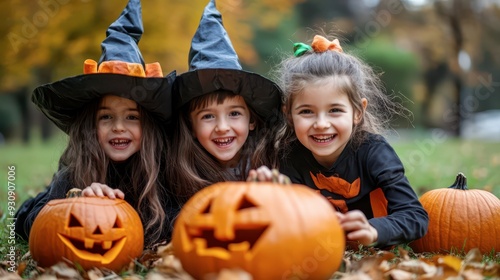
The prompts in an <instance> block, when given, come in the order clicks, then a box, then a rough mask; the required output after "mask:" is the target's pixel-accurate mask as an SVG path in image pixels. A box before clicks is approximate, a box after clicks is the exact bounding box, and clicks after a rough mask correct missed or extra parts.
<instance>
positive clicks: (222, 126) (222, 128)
mask: <svg viewBox="0 0 500 280" xmlns="http://www.w3.org/2000/svg"><path fill="white" fill-rule="evenodd" d="M228 130H229V124H228V122H227V121H226V120H224V119H220V120H219V121H218V122H217V125H216V126H215V131H216V132H226V131H228Z"/></svg>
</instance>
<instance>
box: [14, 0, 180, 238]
mask: <svg viewBox="0 0 500 280" xmlns="http://www.w3.org/2000/svg"><path fill="white" fill-rule="evenodd" d="M143 31H144V30H143V24H142V8H141V2H140V0H129V2H128V4H127V6H126V8H125V9H124V10H123V12H122V13H121V14H120V16H119V17H118V19H117V20H116V21H115V22H113V23H112V24H111V25H110V26H109V28H108V30H107V32H106V38H105V39H104V40H103V42H102V43H101V49H102V54H101V57H100V59H99V62H95V61H93V60H91V59H87V60H86V61H85V62H84V74H83V75H78V76H73V77H68V78H65V79H62V80H59V81H56V82H53V83H49V84H45V85H41V86H39V87H37V88H36V89H35V90H34V91H33V94H32V97H31V99H32V101H33V103H34V104H35V105H36V106H38V108H39V109H40V110H41V111H42V112H43V113H44V114H45V116H47V118H49V119H50V120H51V121H52V122H53V123H54V124H55V125H57V126H58V127H59V128H60V129H61V130H62V131H64V132H65V133H69V131H70V127H71V126H72V125H73V124H74V121H75V119H76V118H78V115H79V114H80V113H81V112H82V109H83V108H85V106H88V105H90V104H92V103H95V102H97V101H98V100H99V99H100V98H102V97H104V96H106V95H115V96H119V97H122V98H127V99H130V100H133V101H135V102H136V103H137V104H138V106H141V107H142V108H143V109H144V110H146V111H148V112H149V113H151V115H153V116H154V117H155V118H156V119H157V120H158V124H157V125H158V126H163V125H165V128H166V126H167V124H168V122H169V121H170V117H171V115H172V95H171V89H172V85H173V83H174V80H175V76H176V73H175V71H172V72H171V73H169V74H168V75H167V76H163V72H162V70H161V67H160V65H159V63H149V64H146V63H144V59H143V57H142V54H141V52H140V50H139V47H138V43H139V40H140V39H141V37H142V34H143ZM96 129H97V128H96ZM78 140H79V141H82V142H83V144H85V143H86V142H85V140H84V139H78ZM84 148H85V147H84ZM158 152H159V153H161V152H163V151H158ZM137 154H138V153H135V154H134V155H133V156H132V157H130V158H129V159H128V160H127V161H126V162H123V163H109V166H108V167H107V168H108V169H107V174H106V182H99V183H102V184H106V185H108V186H109V187H111V188H117V189H120V190H121V191H123V192H124V194H125V200H126V201H127V202H128V203H129V204H131V205H132V207H134V208H135V209H136V210H138V212H140V216H141V219H142V222H143V225H144V224H145V223H146V220H149V217H153V216H155V215H157V213H150V212H151V210H150V209H149V207H148V206H149V205H141V207H140V208H141V209H138V199H139V197H140V193H133V192H134V191H133V189H134V188H133V186H132V182H131V179H130V178H131V175H130V174H131V168H132V165H133V164H132V161H133V160H134V158H135V157H137V156H138V155H137ZM162 156H163V157H165V156H166V155H162ZM136 160H137V159H136ZM164 161H165V159H162V160H159V162H158V164H162V163H163V162H164ZM160 162H162V163H160ZM66 163H68V162H66ZM65 166H67V164H64V163H60V166H59V170H58V171H57V173H56V174H55V175H54V177H53V179H52V182H51V184H50V185H49V186H48V187H47V189H46V190H45V191H43V192H41V193H39V194H38V195H37V196H36V197H35V198H31V199H28V200H27V201H25V202H24V203H23V204H22V205H21V207H20V209H19V210H18V211H17V213H16V218H17V221H16V229H15V231H16V233H17V234H18V235H19V237H21V238H23V239H26V240H28V237H29V234H30V230H31V226H32V224H33V222H34V220H35V218H36V216H37V215H38V213H39V212H40V210H41V209H42V208H43V206H45V204H47V202H48V201H50V200H52V199H60V198H64V197H65V196H66V193H67V191H68V190H70V189H71V188H74V187H77V188H81V189H83V188H85V187H87V186H74V185H73V184H72V183H71V181H72V180H71V176H70V172H71V171H68V169H67V168H66V167H65ZM165 168H166V167H165V166H164V164H163V166H162V167H161V168H160V174H158V177H159V180H158V181H159V182H162V184H163V186H162V187H161V188H160V186H159V188H160V189H158V190H157V192H158V195H159V196H160V197H159V199H160V201H161V203H162V206H163V208H164V211H165V214H166V219H168V220H167V222H168V223H167V224H166V225H165V226H164V228H162V229H161V230H162V233H161V238H162V239H167V240H168V239H170V235H171V231H172V227H173V225H172V223H173V222H172V221H173V220H174V218H175V217H176V215H177V213H178V212H179V208H180V207H179V206H178V205H177V203H175V202H174V201H171V200H172V197H173V196H172V195H171V194H170V193H168V190H167V187H166V184H167V181H166V180H165V178H164V177H165V176H164V175H163V173H164V171H165ZM141 180H143V182H141V183H144V184H146V183H145V182H146V181H147V178H141ZM141 183H139V186H135V187H136V188H135V189H136V190H137V192H141V191H142V187H141V186H140V185H141ZM145 204H147V202H146V203H145ZM150 237H151V236H150V235H149V234H148V232H145V244H148V243H151V240H148V238H150ZM149 245H151V244H149Z"/></svg>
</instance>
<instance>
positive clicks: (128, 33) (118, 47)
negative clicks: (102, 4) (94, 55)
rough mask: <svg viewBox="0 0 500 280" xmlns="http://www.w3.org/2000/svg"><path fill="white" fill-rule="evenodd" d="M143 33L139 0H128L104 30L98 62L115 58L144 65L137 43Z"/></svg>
mask: <svg viewBox="0 0 500 280" xmlns="http://www.w3.org/2000/svg"><path fill="white" fill-rule="evenodd" d="M143 33H144V27H143V25H142V7H141V1H140V0H129V2H128V4H127V6H126V7H125V9H124V10H123V12H122V13H121V14H120V16H119V17H118V19H117V20H116V21H115V22H113V23H112V24H111V25H110V26H109V27H108V30H107V31H106V38H105V39H104V41H102V43H101V49H102V54H101V58H100V59H99V64H100V63H101V62H103V61H111V60H117V61H125V62H132V63H140V64H142V66H144V59H143V58H142V54H141V52H140V50H139V47H138V45H137V44H138V43H139V41H140V40H141V37H142V34H143Z"/></svg>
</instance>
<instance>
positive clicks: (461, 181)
mask: <svg viewBox="0 0 500 280" xmlns="http://www.w3.org/2000/svg"><path fill="white" fill-rule="evenodd" d="M448 188H450V189H457V190H468V188H467V177H465V175H464V173H462V172H460V173H458V175H457V178H456V179H455V183H453V185H451V186H449V187H448Z"/></svg>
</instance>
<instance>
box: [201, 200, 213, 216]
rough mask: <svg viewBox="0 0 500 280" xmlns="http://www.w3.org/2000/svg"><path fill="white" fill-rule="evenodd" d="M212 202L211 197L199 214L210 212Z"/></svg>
mask: <svg viewBox="0 0 500 280" xmlns="http://www.w3.org/2000/svg"><path fill="white" fill-rule="evenodd" d="M212 202H213V200H212V199H211V200H210V201H209V202H208V204H207V206H206V207H205V208H204V209H203V211H201V214H208V213H210V210H211V208H212Z"/></svg>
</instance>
